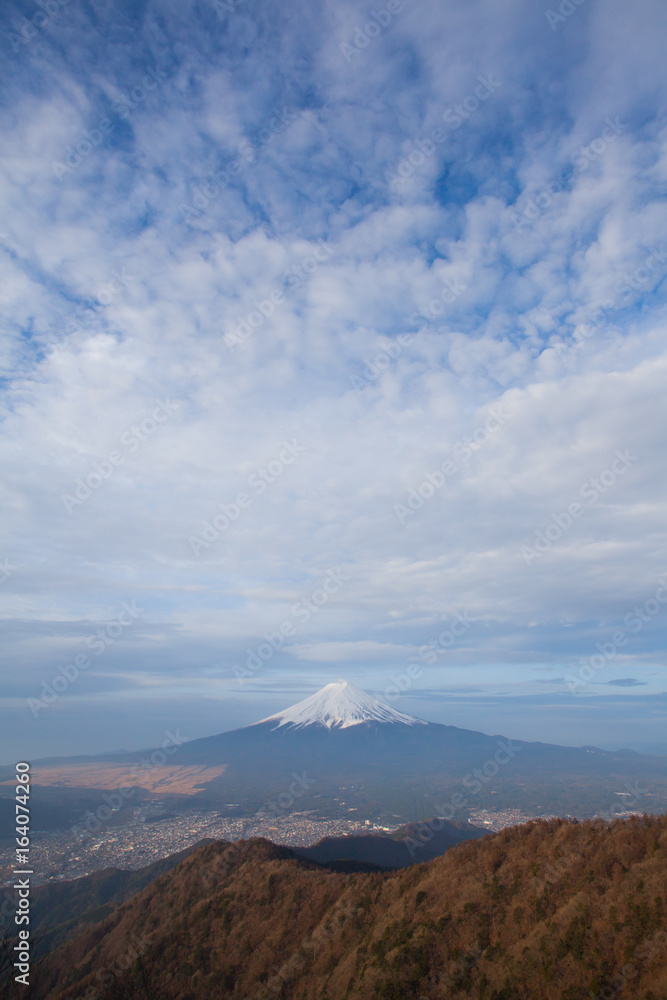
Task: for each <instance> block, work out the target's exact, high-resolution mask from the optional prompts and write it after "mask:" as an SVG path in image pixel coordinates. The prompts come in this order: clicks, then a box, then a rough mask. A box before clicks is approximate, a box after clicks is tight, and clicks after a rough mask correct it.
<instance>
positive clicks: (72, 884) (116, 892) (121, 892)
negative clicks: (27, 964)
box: [30, 840, 211, 956]
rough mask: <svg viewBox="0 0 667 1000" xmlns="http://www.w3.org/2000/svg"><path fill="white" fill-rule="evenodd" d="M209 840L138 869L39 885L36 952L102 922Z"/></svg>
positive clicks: (33, 921) (33, 922)
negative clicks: (127, 900) (118, 907)
mask: <svg viewBox="0 0 667 1000" xmlns="http://www.w3.org/2000/svg"><path fill="white" fill-rule="evenodd" d="M208 843H211V841H210V840H203V841H200V842H199V844H195V845H194V846H193V847H186V848H185V850H183V851H179V852H178V854H170V855H169V857H167V858H162V859H161V860H159V861H154V862H153V864H150V865H147V866H146V867H145V868H139V869H138V870H134V871H126V870H123V869H120V868H105V869H103V870H102V871H99V872H94V873H93V874H92V875H84V876H83V877H82V878H77V879H71V880H69V881H66V882H49V883H46V884H45V885H39V886H35V887H34V888H33V889H32V891H31V907H30V926H31V933H32V937H33V941H34V943H35V950H34V954H35V955H37V956H40V955H42V954H46V952H48V951H51V950H52V949H53V948H55V947H57V946H58V945H59V944H61V943H63V942H64V941H67V940H69V938H71V937H73V936H74V935H75V934H77V933H79V932H80V931H81V930H83V928H84V927H85V926H87V925H89V924H95V923H99V921H100V920H103V919H104V918H105V917H106V916H108V915H109V914H110V913H112V912H113V910H115V908H116V907H117V906H119V905H120V904H121V903H124V902H125V900H126V899H129V898H130V897H131V896H134V895H136V893H138V892H140V891H141V890H142V889H144V888H145V887H146V886H147V885H149V884H150V883H151V882H153V881H154V880H155V879H156V878H157V877H158V876H159V875H162V874H163V873H164V872H167V871H170V870H171V869H172V868H175V867H176V865H178V864H179V863H180V862H181V861H182V860H183V859H184V858H186V857H188V855H189V854H192V852H193V851H195V850H197V849H198V848H199V847H201V846H203V845H204V844H208Z"/></svg>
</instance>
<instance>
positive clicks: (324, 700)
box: [256, 681, 428, 729]
mask: <svg viewBox="0 0 667 1000" xmlns="http://www.w3.org/2000/svg"><path fill="white" fill-rule="evenodd" d="M262 722H276V723H277V725H276V726H275V728H276V729H279V728H280V727H281V726H292V727H294V728H295V729H302V728H303V727H304V726H314V725H317V726H326V727H327V729H348V728H349V727H350V726H358V725H360V724H361V723H363V722H389V723H397V722H398V723H401V724H402V725H404V726H426V725H428V723H426V722H424V721H423V720H422V719H415V718H414V717H413V716H412V715H404V713H403V712H397V711H396V710H395V709H393V708H389V706H388V705H384V704H383V703H382V702H381V701H378V700H377V698H373V696H372V695H370V694H366V692H365V691H360V690H359V688H356V687H354V685H352V684H350V683H349V681H335V682H334V683H333V684H327V685H326V687H323V688H322V689H321V690H320V691H316V692H315V694H313V695H311V696H310V698H304V700H303V701H299V702H297V704H296V705H292V706H291V707H290V708H286V709H285V710H284V711H283V712H277V713H276V714H275V715H269V716H268V717H267V718H266V719H261V721H260V722H258V723H256V725H261V723H262Z"/></svg>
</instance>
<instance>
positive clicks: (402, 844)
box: [294, 819, 487, 868]
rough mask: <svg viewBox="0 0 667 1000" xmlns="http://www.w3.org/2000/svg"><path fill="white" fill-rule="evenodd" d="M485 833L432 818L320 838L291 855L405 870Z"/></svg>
mask: <svg viewBox="0 0 667 1000" xmlns="http://www.w3.org/2000/svg"><path fill="white" fill-rule="evenodd" d="M486 833H487V831H486V830H482V829H481V828H480V827H477V826H472V824H470V823H458V822H456V821H453V822H452V821H450V820H446V819H436V820H430V821H429V823H426V824H417V823H408V824H407V826H402V827H400V829H398V830H394V831H393V832H392V833H361V834H356V835H355V834H347V835H346V836H343V837H323V838H322V840H319V841H318V842H317V843H316V844H313V845H312V847H297V848H295V849H294V853H295V854H296V855H297V856H298V857H300V858H306V859H307V860H309V861H317V862H318V863H319V864H326V863H331V862H333V861H337V860H339V859H349V860H352V861H360V862H367V863H370V864H374V865H379V866H380V867H384V868H408V867H409V866H410V865H412V864H415V862H417V861H430V860H431V859H432V858H437V857H439V856H440V855H441V854H444V853H445V851H448V850H449V849H450V848H451V847H453V846H454V845H455V844H459V843H461V841H462V840H470V839H474V838H476V837H484V836H485V835H486ZM426 838H428V839H426Z"/></svg>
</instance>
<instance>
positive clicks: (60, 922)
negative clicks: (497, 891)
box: [30, 819, 488, 957]
mask: <svg viewBox="0 0 667 1000" xmlns="http://www.w3.org/2000/svg"><path fill="white" fill-rule="evenodd" d="M431 827H432V829H433V831H434V832H433V834H432V835H431V836H430V837H429V839H428V840H426V839H425V838H424V829H423V827H422V826H417V825H416V824H410V825H408V826H404V827H401V828H399V829H397V830H394V831H392V832H389V833H368V834H360V835H358V836H357V835H349V836H341V837H324V838H322V839H321V840H319V841H318V842H317V843H315V844H313V845H312V846H311V847H303V848H301V847H298V848H294V849H293V853H294V855H295V856H296V857H300V858H303V859H305V860H310V861H316V862H317V863H318V864H322V865H326V867H327V868H331V869H332V870H339V871H362V870H366V871H379V870H388V869H398V868H406V867H407V866H408V865H411V864H414V863H415V861H430V860H431V859H432V858H435V857H438V856H439V855H441V854H444V853H445V851H447V850H449V848H450V847H453V846H454V845H455V844H458V843H461V842H462V841H464V840H468V839H472V838H476V837H484V836H487V835H488V833H487V831H486V830H482V829H479V828H478V827H474V826H472V825H471V824H469V823H448V822H447V821H446V820H440V819H433V820H431V821H430V823H429V827H428V828H429V829H430V828H431ZM214 842H215V843H218V844H224V843H225V842H224V841H212V840H210V839H205V840H201V841H199V842H198V843H197V844H195V845H193V846H192V847H188V848H186V849H185V850H183V851H179V852H178V853H176V854H171V855H169V856H168V857H166V858H163V859H162V860H160V861H155V862H153V863H152V864H150V865H147V866H145V867H144V868H139V869H136V870H126V869H120V868H105V869H102V870H101V871H98V872H94V873H93V874H91V875H83V876H81V877H80V878H75V879H70V880H64V881H58V882H48V883H45V884H43V885H38V886H33V887H32V890H31V900H30V901H31V909H30V928H31V934H32V937H33V953H34V957H41V956H42V955H44V954H46V953H47V952H49V951H51V950H52V949H54V948H55V947H57V946H59V945H60V944H62V943H63V942H65V941H67V940H69V939H70V938H72V937H74V936H75V935H76V934H78V933H80V932H81V931H82V930H83V929H84V928H85V927H86V926H89V925H91V924H94V923H98V922H99V921H101V920H103V919H104V918H105V917H106V916H108V915H109V914H110V913H112V912H113V910H114V909H116V907H118V906H119V905H120V904H121V903H124V902H125V900H126V899H129V898H130V897H131V896H134V895H136V894H137V893H138V892H140V891H141V890H142V889H144V888H145V887H146V886H147V885H149V884H150V883H151V882H152V881H154V879H156V878H158V877H159V876H160V875H163V874H164V873H165V872H167V871H170V870H171V869H172V868H175V867H176V865H178V864H179V863H180V862H181V861H183V860H184V858H186V857H188V856H189V855H190V854H191V853H192V852H193V851H195V850H198V849H199V848H200V847H202V846H204V845H205V844H210V843H214ZM236 843H238V842H236ZM228 846H230V847H231V845H228Z"/></svg>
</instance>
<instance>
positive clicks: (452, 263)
mask: <svg viewBox="0 0 667 1000" xmlns="http://www.w3.org/2000/svg"><path fill="white" fill-rule="evenodd" d="M51 6H53V5H51ZM398 7H401V10H400V11H399V10H398V9H397V8H398ZM48 9H49V5H47V7H46V9H45V11H43V12H42V16H39V13H38V14H36V13H35V10H34V9H33V8H29V7H28V6H27V5H26V4H23V3H18V2H17V3H12V4H10V5H9V7H6V8H5V9H4V10H3V12H2V15H1V19H2V29H1V30H2V33H3V36H4V46H5V55H6V59H5V60H4V75H5V77H6V80H5V88H4V93H5V98H4V104H3V105H2V108H1V109H0V121H1V123H2V127H3V136H4V143H3V146H4V149H3V153H2V158H1V159H0V197H1V198H2V202H3V213H2V224H1V226H0V228H1V230H2V232H1V234H0V258H1V259H2V264H3V270H4V280H3V282H2V285H1V286H0V296H1V297H2V305H3V315H4V323H3V328H2V337H1V339H0V377H1V379H2V382H1V383H0V385H1V387H2V393H1V395H0V407H1V409H2V414H1V415H2V422H3V432H4V433H3V435H2V444H1V446H0V447H1V449H2V455H1V461H2V469H3V474H2V477H1V480H0V491H1V493H2V499H3V513H4V516H3V519H2V536H3V537H2V539H1V540H0V571H1V573H0V577H1V582H0V595H1V596H2V598H3V613H2V614H3V617H2V619H1V620H0V630H1V631H2V638H3V643H2V646H3V656H4V658H5V667H4V668H3V691H2V693H3V700H2V702H1V703H0V704H1V706H2V712H3V715H6V717H7V719H8V720H9V719H12V720H14V722H9V721H8V723H7V730H6V731H7V732H8V733H9V735H10V737H12V736H13V735H14V734H16V738H15V739H14V741H13V742H12V743H11V744H10V745H9V746H7V747H5V748H4V749H3V754H4V757H6V758H7V759H12V758H13V757H14V755H15V749H14V748H15V747H17V746H18V749H19V751H20V752H23V753H34V752H40V753H41V752H54V753H55V752H61V750H63V749H64V750H66V751H68V752H69V751H70V750H73V749H74V748H75V747H76V748H77V749H82V750H83V749H86V748H90V749H92V750H94V749H98V748H99V749H112V748H113V747H114V746H115V745H116V743H117V740H116V739H115V734H116V733H118V732H120V731H121V730H123V732H124V733H125V734H126V735H125V736H124V737H123V739H124V741H125V742H130V741H132V742H134V743H135V744H136V745H142V744H144V743H148V742H150V741H151V740H153V739H157V737H158V736H159V733H157V732H156V728H157V727H158V725H161V724H162V723H161V722H160V723H159V724H158V722H157V721H156V720H158V719H160V720H162V718H163V715H164V711H163V708H162V707H158V706H164V705H166V704H170V705H172V706H173V713H174V715H173V718H174V719H175V721H178V704H179V702H180V703H182V704H186V703H189V702H188V699H192V704H193V705H196V704H197V702H198V703H199V704H202V703H203V700H204V699H206V700H208V701H209V702H212V703H213V704H214V705H216V706H219V712H220V714H219V718H220V720H221V725H220V727H219V728H226V727H230V726H233V725H236V724H243V723H245V722H248V721H252V719H253V718H259V717H260V716H261V715H262V714H267V713H268V710H276V709H278V708H280V707H283V706H284V705H285V704H287V703H288V702H289V701H290V700H297V698H296V695H297V694H298V695H300V696H302V695H303V694H305V693H309V692H310V691H312V690H314V689H316V688H317V687H319V686H321V685H322V684H324V683H327V682H328V681H329V680H331V679H335V676H338V675H339V674H340V673H341V672H342V673H343V674H344V675H345V676H349V677H350V679H351V680H353V681H354V682H355V683H357V684H359V685H360V686H362V687H364V686H365V687H367V688H368V689H369V690H370V689H372V690H374V691H377V692H380V693H382V692H383V691H385V689H386V688H387V686H388V685H390V684H391V683H392V681H391V677H392V675H393V674H395V672H396V670H398V671H399V672H400V671H401V670H403V669H407V665H408V664H409V663H410V662H413V663H416V664H418V665H419V667H420V670H421V673H420V675H419V677H418V678H413V679H412V681H411V687H410V691H409V692H408V697H409V698H412V699H414V700H413V701H411V702H410V704H408V701H407V700H406V701H405V704H404V705H403V703H401V707H403V708H404V709H405V710H406V711H410V710H412V711H414V712H415V714H422V715H427V717H429V718H433V717H435V715H436V714H437V717H438V719H439V720H440V721H447V722H454V721H455V719H454V715H455V714H456V713H457V712H460V711H461V710H463V711H464V714H465V711H466V710H465V709H461V708H460V707H456V706H458V705H459V703H460V705H464V704H468V703H470V704H471V705H473V708H472V709H471V712H473V714H474V711H475V710H476V709H475V708H474V705H475V704H476V705H477V708H478V710H479V712H480V716H479V717H480V719H482V718H483V719H485V720H487V719H488V716H487V715H486V714H485V712H486V710H485V709H484V707H483V706H484V704H486V702H485V699H488V698H491V699H495V701H494V705H496V708H495V709H494V711H495V712H496V718H497V720H498V721H497V724H494V723H493V721H492V720H490V721H486V722H485V725H486V728H487V729H496V730H501V729H502V728H503V725H504V726H505V729H506V730H507V727H508V726H509V725H510V722H511V723H512V724H514V723H515V721H516V718H517V717H520V716H521V713H522V712H523V718H524V720H525V729H524V732H527V731H528V729H529V727H530V725H531V723H530V722H529V720H528V715H529V714H530V712H531V711H532V709H530V710H529V711H526V709H525V708H522V707H521V706H524V705H525V704H526V702H525V699H529V700H530V699H534V701H535V704H537V703H539V704H540V705H542V706H543V712H544V725H545V726H547V727H548V729H547V730H546V731H547V734H548V737H549V738H550V739H552V740H553V741H557V740H558V739H559V738H561V739H562V740H563V741H565V740H566V739H567V741H569V742H577V740H576V737H575V736H574V735H573V733H574V732H575V728H574V725H573V722H572V720H573V719H574V718H575V716H577V713H581V712H585V713H588V714H587V716H586V717H587V718H588V717H589V716H590V713H591V712H599V710H600V706H605V705H606V706H607V707H608V712H609V727H608V732H607V735H606V736H605V733H604V727H603V726H600V727H599V731H600V735H599V737H598V739H599V740H600V741H603V739H606V741H607V742H610V741H612V740H614V739H616V734H617V733H618V721H617V719H616V713H617V711H620V709H617V708H616V707H614V708H613V709H612V707H611V706H612V705H613V706H618V705H619V704H620V703H621V702H622V703H623V705H625V706H626V707H627V712H626V716H625V718H626V719H627V727H628V728H627V732H628V735H627V738H628V739H635V740H637V739H647V738H649V736H648V735H647V732H648V733H649V735H650V733H653V735H654V737H655V738H656V739H657V738H658V736H657V734H658V732H660V729H661V725H662V722H661V719H662V714H664V710H659V708H658V706H659V705H660V704H662V702H661V701H660V699H659V698H657V696H659V695H660V694H661V693H663V692H664V691H665V679H664V648H665V645H664V640H665V624H664V615H663V613H662V604H661V602H660V596H662V593H663V592H662V590H660V587H661V580H662V579H663V578H664V574H665V573H667V561H666V559H665V524H664V495H665V487H666V485H667V483H666V482H665V478H666V477H665V471H664V462H663V461H662V457H663V455H664V444H665V441H664V434H665V432H664V428H665V426H666V425H667V419H666V418H667V402H666V399H667V397H666V395H665V392H664V386H665V377H666V375H667V337H666V335H665V289H666V288H667V280H666V278H667V244H665V243H664V242H663V240H664V234H665V232H666V231H667V207H666V205H665V201H664V196H663V192H664V185H665V181H666V179H667V127H666V125H665V92H664V88H661V87H659V85H658V81H660V80H661V78H662V66H663V61H664V52H663V48H664V38H665V29H666V28H667V11H666V10H665V8H664V5H663V4H661V3H659V2H657V0H639V4H638V5H635V7H634V8H630V7H628V5H627V4H625V3H623V2H622V0H608V2H603V0H587V2H586V3H585V4H583V5H580V6H578V7H577V8H576V10H575V11H574V12H573V13H572V14H571V16H568V17H567V18H566V19H565V20H564V21H560V20H558V19H556V20H554V19H553V18H552V17H550V16H548V10H549V9H548V8H547V9H545V10H543V9H541V8H539V7H536V6H535V4H532V3H530V4H529V3H527V2H525V0H521V2H519V3H516V2H512V3H509V2H498V0H472V2H470V0H466V2H464V0H454V2H449V3H448V4H446V5H445V6H444V7H443V6H442V5H433V4H430V5H429V4H423V3H419V2H417V0H414V2H411V3H408V2H407V0H406V2H403V3H402V4H393V6H392V7H391V8H387V10H388V15H385V14H382V15H377V16H375V15H373V14H372V13H371V12H370V9H369V8H367V7H365V6H363V4H360V3H338V2H336V3H335V4H334V3H325V4H320V5H316V6H315V7H313V6H312V5H310V4H306V3H304V2H296V3H290V4H289V5H288V6H287V7H283V8H281V9H276V8H274V7H271V8H270V7H268V6H267V5H265V4H264V5H263V4H261V3H259V2H256V0H242V2H240V3H237V4H225V3H215V4H214V3H203V4H194V3H176V2H175V0H155V2H151V0H149V2H148V3H146V4H142V5H133V4H122V3H112V2H111V0H109V2H106V0H97V2H94V3H93V4H92V5H91V4H84V3H78V2H76V0H70V2H69V3H67V4H62V5H60V6H59V8H58V12H57V13H49V12H48ZM382 10H384V8H382ZM376 14H377V12H376ZM389 15H391V16H389ZM387 17H389V19H387ZM38 22H39V23H38ZM374 25H377V30H376V28H375V27H374ZM369 26H370V27H369ZM3 559H4V560H5V562H4V564H3V563H2V560H3ZM3 565H4V567H5V568H4V569H3V568H2V567H3ZM332 573H333V574H338V576H337V577H336V579H338V581H339V583H338V585H337V586H336V587H335V588H334V586H333V585H330V586H329V587H328V589H327V588H326V587H325V583H326V581H327V580H329V581H331V580H332V579H333V578H332V576H331V574H332ZM666 593H667V591H666ZM656 594H658V596H657V597H656ZM322 595H324V596H323V597H322ZM650 601H654V602H655V603H656V605H658V610H657V611H655V612H652V611H649V609H648V605H647V603H646V602H650ZM123 602H126V603H131V602H135V603H136V606H137V607H139V608H140V609H141V612H140V614H138V616H137V618H136V619H133V620H132V623H131V624H130V625H127V627H122V629H121V631H120V632H119V634H118V635H113V636H112V635H109V634H108V628H109V626H110V625H113V623H114V622H117V621H118V620H119V617H118V616H119V615H120V614H121V609H122V605H123ZM652 607H653V605H651V608H652ZM637 608H638V609H639V610H640V612H641V611H642V609H644V610H643V612H642V614H643V617H642V614H640V616H639V619H638V620H639V621H640V623H641V627H639V628H637V629H635V628H634V625H633V624H632V623H631V622H630V621H629V619H630V618H633V621H634V618H636V617H637V611H636V610H635V609H637ZM457 615H458V616H459V617H458V618H457ZM462 618H463V620H464V622H465V623H466V627H465V628H464V629H463V631H462V632H461V634H456V632H453V633H452V634H453V639H452V641H451V643H450V642H449V639H446V640H445V641H444V642H443V643H440V644H439V643H438V637H439V636H440V635H442V634H443V633H448V632H449V631H450V630H452V627H453V626H455V623H456V622H457V621H460V620H461V619H462ZM100 629H102V630H103V631H104V630H107V631H105V633H104V636H103V638H102V639H101V640H100V639H99V637H98V643H99V642H103V644H104V648H103V650H102V651H101V652H100V653H99V654H98V653H96V652H95V649H93V648H92V647H91V646H90V642H91V641H94V638H92V639H91V637H94V636H95V635H96V633H97V632H98V630H100ZM618 630H621V631H624V632H627V642H626V643H624V644H623V646H622V647H621V646H618V648H617V650H616V652H615V653H614V655H613V656H612V657H610V658H608V659H607V660H606V661H605V663H604V666H603V667H602V668H600V669H599V671H596V673H595V678H594V682H591V683H590V684H587V686H586V689H585V691H583V692H582V691H579V692H578V694H577V696H576V697H575V696H574V694H573V693H572V690H571V682H570V689H568V681H567V678H568V677H572V676H578V675H577V671H579V670H580V669H581V664H582V662H587V661H588V659H589V658H590V657H591V656H594V655H596V650H597V644H604V643H605V642H609V641H611V637H612V636H613V634H614V632H616V631H618ZM267 636H268V637H269V638H268V639H267ZM271 637H274V638H273V642H271ZM267 643H268V645H269V648H270V649H271V653H270V655H267V656H263V655H262V654H261V653H258V652H257V650H258V648H259V647H260V646H261V645H262V644H264V645H265V646H266V644H267ZM429 650H430V652H429ZM264 653H266V649H264ZM251 654H252V655H254V657H255V660H257V658H259V661H260V663H261V666H260V667H250V666H248V661H249V659H251ZM77 655H84V656H88V658H89V660H90V665H89V666H86V667H84V668H82V669H80V670H79V672H78V674H77V676H76V677H75V679H73V680H72V681H70V682H68V684H67V685H66V687H65V688H64V689H63V690H62V691H60V692H58V691H56V692H55V694H57V697H56V698H55V699H54V700H53V701H52V702H50V703H49V704H48V707H47V708H46V709H44V710H38V711H37V712H36V713H35V711H32V710H31V709H30V708H29V706H28V701H27V700H28V699H31V698H32V699H40V698H42V697H43V694H44V692H45V691H47V690H52V687H53V679H54V677H56V676H57V675H58V673H59V672H60V676H65V675H64V674H63V673H62V669H61V668H62V667H63V666H67V665H68V664H70V663H72V662H73V661H74V658H75V657H76V656H77ZM255 660H253V661H252V662H253V663H254V662H255ZM429 661H430V662H429ZM337 664H338V665H337ZM239 670H241V671H242V672H243V671H245V676H244V678H243V679H242V680H241V679H239ZM332 671H333V673H332ZM334 675H335V676H334ZM545 684H546V685H547V687H546V688H545ZM44 685H47V686H48V689H47V688H45V687H44ZM635 686H636V687H637V692H634V691H632V688H633V687H635ZM618 687H624V688H625V689H626V690H625V692H624V693H623V696H622V698H621V696H620V695H619V694H618V693H614V691H615V689H616V688H618ZM433 690H436V691H439V692H441V695H442V696H443V699H444V700H440V701H438V699H434V698H433V697H432V695H431V693H430V692H432V691H433ZM420 692H421V695H420ZM475 692H476V693H475ZM293 694H294V697H292V695H293ZM476 698H477V699H478V700H477V701H476ZM522 699H523V700H522ZM544 699H546V700H544ZM549 699H550V700H549ZM420 701H421V704H422V708H421V711H419V710H418V707H419V706H418V703H419V702H420ZM593 702H595V704H596V706H597V707H596V708H595V709H593V708H592V707H591V706H592V704H593ZM426 703H428V704H426ZM136 705H140V706H141V711H138V713H137V715H136V716H134V715H133V713H134V707H132V708H129V707H128V706H136ZM415 705H417V708H415ZM503 705H506V706H511V707H508V708H507V710H506V709H504V708H503ZM640 706H641V712H640ZM519 709H521V711H520V712H519ZM541 710H542V709H541ZM217 711H218V708H216V712H217ZM188 712H189V715H188V718H189V719H190V720H192V719H194V720H196V719H197V718H200V719H201V730H200V731H197V732H192V733H191V734H190V735H204V734H205V733H208V732H211V731H216V726H215V725H214V720H213V719H212V718H211V716H210V714H207V712H208V709H207V710H204V709H202V711H201V713H200V715H199V716H197V713H196V711H195V710H194V708H193V709H192V711H190V710H189V709H188ZM142 713H143V714H142ZM429 713H430V714H429ZM503 713H505V714H503ZM517 713H518V715H517ZM638 713H639V714H638ZM621 714H622V713H621ZM640 716H641V719H642V721H641V722H639V721H637V720H638V718H639V717H640ZM130 717H132V720H133V721H132V725H131V726H129V725H126V723H127V720H128V719H129V718H130ZM590 717H591V718H592V716H590ZM55 719H60V720H62V726H61V729H60V735H58V732H59V731H58V727H57V726H56V724H55V722H51V721H50V720H55ZM103 720H106V722H104V721H103ZM170 721H171V720H170ZM464 721H465V723H466V724H468V725H471V726H472V725H473V723H474V718H473V716H472V715H471V714H470V713H469V714H468V715H466V716H465V719H464ZM13 727H15V728H13ZM72 727H74V730H75V732H76V734H77V735H76V738H74V737H73V736H72V735H71V731H72ZM101 727H102V728H101ZM473 727H474V726H473ZM65 728H66V729H67V731H68V736H67V737H66V738H65V736H64V733H63V730H64V729H65ZM195 728H196V722H195ZM479 728H483V727H482V725H481V723H480V725H479ZM519 728H521V727H520V726H519ZM19 733H20V734H21V735H20V736H19V735H18V734H19ZM133 734H135V735H136V738H135V739H133ZM512 735H522V732H517V729H516V727H515V728H514V730H513V732H512ZM581 742H587V737H586V736H585V734H583V733H582V737H581ZM4 757H3V759H4Z"/></svg>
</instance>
